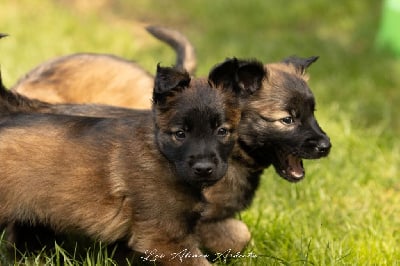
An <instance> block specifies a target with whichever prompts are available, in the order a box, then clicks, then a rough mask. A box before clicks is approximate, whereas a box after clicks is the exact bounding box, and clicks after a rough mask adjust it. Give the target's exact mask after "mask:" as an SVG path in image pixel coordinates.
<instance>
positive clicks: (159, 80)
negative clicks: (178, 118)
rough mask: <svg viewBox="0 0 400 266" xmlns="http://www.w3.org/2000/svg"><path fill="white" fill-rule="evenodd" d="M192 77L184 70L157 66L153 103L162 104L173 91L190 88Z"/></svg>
mask: <svg viewBox="0 0 400 266" xmlns="http://www.w3.org/2000/svg"><path fill="white" fill-rule="evenodd" d="M189 83H190V76H189V73H187V72H186V71H184V70H180V69H177V68H172V67H161V66H160V64H158V65H157V73H156V76H155V79H154V89H153V102H154V103H162V102H164V100H165V98H166V97H167V96H168V95H170V94H171V92H173V91H179V90H183V89H185V88H186V87H188V86H189Z"/></svg>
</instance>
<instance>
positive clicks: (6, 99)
mask: <svg viewBox="0 0 400 266" xmlns="http://www.w3.org/2000/svg"><path fill="white" fill-rule="evenodd" d="M47 106H49V104H48V103H45V102H41V101H39V100H35V99H30V98H27V97H25V96H23V95H20V94H18V93H16V92H12V91H10V90H9V89H7V88H6V87H5V86H4V84H3V79H2V77H1V72H0V116H1V115H2V114H7V113H16V112H29V111H34V110H36V109H38V108H44V107H47Z"/></svg>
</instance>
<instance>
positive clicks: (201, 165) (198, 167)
mask: <svg viewBox="0 0 400 266" xmlns="http://www.w3.org/2000/svg"><path fill="white" fill-rule="evenodd" d="M192 168H193V170H194V173H195V174H196V175H198V176H201V177H207V176H209V175H211V174H212V172H213V164H212V163H210V162H197V163H195V164H194V165H193V166H192Z"/></svg>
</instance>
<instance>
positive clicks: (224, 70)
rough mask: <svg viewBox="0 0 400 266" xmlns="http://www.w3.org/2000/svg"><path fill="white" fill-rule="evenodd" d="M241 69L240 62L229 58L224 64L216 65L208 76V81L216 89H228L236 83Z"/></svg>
mask: <svg viewBox="0 0 400 266" xmlns="http://www.w3.org/2000/svg"><path fill="white" fill-rule="evenodd" d="M238 68H239V62H238V60H237V59H236V58H235V57H234V58H227V59H226V60H225V61H224V62H222V63H220V64H217V65H215V66H214V67H213V68H212V69H211V71H210V73H209V74H208V81H209V82H211V83H212V84H213V85H214V86H215V87H219V86H220V87H223V88H228V87H232V86H233V85H234V83H235V73H236V71H237V70H238Z"/></svg>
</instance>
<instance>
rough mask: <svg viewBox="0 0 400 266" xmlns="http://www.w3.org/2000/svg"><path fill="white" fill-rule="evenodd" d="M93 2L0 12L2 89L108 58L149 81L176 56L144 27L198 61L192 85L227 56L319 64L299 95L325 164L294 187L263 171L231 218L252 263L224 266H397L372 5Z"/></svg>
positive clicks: (397, 95) (387, 85) (387, 118)
mask: <svg viewBox="0 0 400 266" xmlns="http://www.w3.org/2000/svg"><path fill="white" fill-rule="evenodd" d="M92 2H94V1H89V0H82V1H79V0H75V1H68V0H58V1H50V0H42V1H40V2H39V1H30V0H19V1H3V2H2V3H1V7H0V32H3V33H8V34H10V36H9V37H8V38H5V39H2V40H1V41H0V64H1V71H2V75H3V79H4V82H5V84H6V85H7V86H9V87H10V86H11V85H13V84H14V83H15V82H16V81H17V79H18V78H19V77H21V76H22V75H23V74H24V73H26V72H27V71H28V70H30V69H31V68H32V67H34V66H36V65H37V64H39V63H41V62H43V61H45V60H48V59H50V58H53V57H56V56H61V55H65V54H70V53H76V52H99V53H111V54H115V55H118V56H121V57H124V58H127V59H132V60H135V61H136V62H138V63H139V64H140V65H141V66H143V67H144V68H145V69H147V70H148V71H150V72H151V73H154V70H155V66H156V64H157V63H158V62H161V63H162V64H164V65H171V64H173V63H174V61H175V55H174V53H173V52H172V51H171V49H170V48H168V47H167V46H166V45H164V44H162V43H160V42H158V41H156V40H155V39H154V38H153V37H151V36H150V35H149V34H147V33H146V32H145V30H144V29H143V26H144V25H147V24H159V25H165V26H169V27H173V28H176V29H178V30H180V31H181V32H183V33H184V34H185V35H186V36H187V37H188V38H189V40H191V42H192V43H193V45H194V46H195V48H196V50H197V56H198V71H197V74H198V75H199V76H202V75H206V74H207V72H208V70H209V69H210V68H211V67H212V66H213V65H214V64H215V63H217V62H220V61H222V60H223V59H225V58H226V57H231V56H236V57H240V58H257V59H259V60H262V61H263V62H273V61H279V60H281V59H283V58H285V57H287V56H291V55H298V56H302V57H307V56H311V55H319V56H320V59H319V60H318V61H317V62H316V63H315V64H313V65H312V66H311V67H310V68H309V73H310V76H311V79H310V87H311V89H312V90H313V92H314V94H315V97H316V100H317V112H316V116H317V117H318V119H319V123H320V125H321V127H322V128H323V129H324V130H325V131H326V132H327V133H328V134H329V135H330V137H331V140H332V143H333V149H332V151H331V154H330V156H329V157H328V158H326V159H322V160H319V161H307V162H306V163H305V167H306V171H307V177H306V179H305V180H304V181H302V182H300V183H299V184H291V183H288V182H286V181H284V180H282V179H280V178H279V177H278V176H277V175H276V174H275V173H274V172H273V169H268V170H266V171H265V174H264V175H265V176H264V178H263V180H262V185H261V188H260V189H259V191H258V193H257V196H256V199H255V201H254V204H253V205H252V207H251V208H250V209H249V210H248V211H246V212H244V213H243V214H242V215H241V217H242V219H243V220H244V221H246V223H247V224H248V225H249V227H250V228H251V231H252V234H253V239H252V241H251V243H250V245H249V247H248V249H247V250H246V252H254V253H255V254H258V255H259V256H258V258H257V259H251V260H250V259H241V260H238V261H233V264H237V265H246V264H247V265H266V264H268V265H270V264H272V265H282V264H283V265H309V264H311V265H398V264H400V248H399V247H400V215H399V213H400V181H399V177H400V176H399V164H400V142H399V140H398V136H399V133H400V120H399V118H398V117H397V115H398V113H399V111H400V108H399V105H400V91H399V90H400V59H399V58H396V57H395V56H394V55H393V54H391V53H389V52H388V51H383V50H378V49H376V47H375V41H376V35H377V32H378V29H379V22H380V16H381V7H382V3H381V1H346V0H337V1H323V0H309V1H293V0H282V1H272V0H269V1H267V0H249V1H242V0H219V1H215V0H201V1H200V0H193V1H183V0H176V1H156V0H136V1H129V0H115V1H112V0H99V1H96V2H95V3H92ZM399 26H400V25H399ZM246 252H245V253H246ZM77 263H78V262H77Z"/></svg>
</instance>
